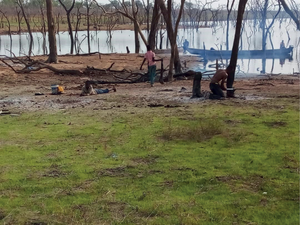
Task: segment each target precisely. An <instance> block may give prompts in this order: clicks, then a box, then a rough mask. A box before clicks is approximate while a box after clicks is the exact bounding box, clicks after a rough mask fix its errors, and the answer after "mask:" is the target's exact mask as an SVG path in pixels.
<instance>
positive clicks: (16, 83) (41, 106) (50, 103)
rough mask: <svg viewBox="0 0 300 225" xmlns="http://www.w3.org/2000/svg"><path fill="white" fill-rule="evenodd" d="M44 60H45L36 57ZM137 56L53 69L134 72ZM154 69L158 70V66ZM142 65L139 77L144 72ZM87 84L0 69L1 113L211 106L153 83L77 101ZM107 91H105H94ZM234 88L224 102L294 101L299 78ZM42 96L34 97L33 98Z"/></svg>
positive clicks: (186, 87) (67, 59) (77, 60)
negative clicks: (57, 90) (58, 90)
mask: <svg viewBox="0 0 300 225" xmlns="http://www.w3.org/2000/svg"><path fill="white" fill-rule="evenodd" d="M157 56H158V57H161V58H163V59H164V62H165V67H166V65H167V64H168V54H158V55H157ZM38 58H39V59H44V60H45V59H46V57H38ZM181 60H182V61H183V62H186V63H185V64H186V67H185V70H190V69H195V68H197V66H198V65H199V64H200V62H199V60H198V58H197V57H196V56H182V58H181ZM142 61H143V55H142V54H103V55H101V59H100V58H99V55H92V56H60V57H59V63H58V64H53V65H52V66H53V67H56V68H60V69H78V70H83V69H85V68H86V67H87V66H93V67H95V68H99V69H105V68H108V67H110V65H111V64H112V63H113V62H114V63H115V64H114V65H113V67H112V69H113V70H115V71H118V70H120V71H121V70H123V69H126V70H131V71H136V72H137V71H139V72H140V70H139V67H140V65H141V62H142ZM158 68H160V65H159V63H158ZM146 69H147V67H146V65H144V67H143V72H146ZM87 79H93V80H97V79H101V77H99V76H98V77H97V76H96V77H95V76H93V77H87V76H74V75H68V76H66V75H65V76H62V75H56V74H54V73H53V72H51V71H49V70H47V69H45V70H41V71H38V72H32V73H28V74H16V73H14V72H13V71H12V70H11V69H10V68H8V67H7V66H5V65H4V64H2V63H0V80H1V82H0V111H1V110H3V109H6V110H9V111H10V112H11V113H21V112H27V111H38V110H47V111H49V110H54V111H58V110H63V109H70V108H90V109H94V110H105V109H111V108H121V107H129V106H133V107H149V106H159V105H163V106H165V107H168V106H170V107H172V106H176V105H182V104H203V103H204V102H213V101H215V100H209V99H206V98H199V99H191V98H190V97H191V94H192V83H193V82H192V80H189V79H186V80H175V81H173V82H168V83H165V84H160V83H159V82H157V83H155V85H154V87H152V88H151V87H150V85H149V83H147V82H144V83H135V84H117V85H116V89H117V91H116V92H110V93H108V94H101V95H92V96H84V97H80V96H79V95H80V93H81V87H82V85H83V83H84V81H85V80H87ZM209 80H210V78H209V77H207V76H206V77H203V80H202V91H203V92H206V93H207V92H208V91H209ZM52 84H59V85H61V86H63V87H64V88H65V93H64V94H62V95H51V85H52ZM98 87H106V85H102V86H98ZM234 87H235V88H236V89H237V90H236V96H237V98H236V99H226V100H225V101H242V102H245V101H255V100H260V99H264V98H284V97H288V98H294V99H296V101H299V100H298V99H299V76H295V75H280V76H275V75H274V76H272V75H268V76H258V77H256V78H241V79H239V78H237V79H236V81H235V83H234ZM38 92H40V93H43V94H44V95H35V93H38Z"/></svg>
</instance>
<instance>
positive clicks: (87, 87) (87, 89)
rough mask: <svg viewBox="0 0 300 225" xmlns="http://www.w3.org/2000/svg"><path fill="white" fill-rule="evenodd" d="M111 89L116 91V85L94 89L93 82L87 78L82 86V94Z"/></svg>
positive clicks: (103, 92)
mask: <svg viewBox="0 0 300 225" xmlns="http://www.w3.org/2000/svg"><path fill="white" fill-rule="evenodd" d="M109 91H114V92H115V91H116V88H115V86H113V87H112V88H106V89H94V88H93V86H92V82H91V81H89V80H87V81H86V82H85V84H84V85H83V87H82V92H81V94H80V95H81V96H86V95H96V94H105V93H108V92H109Z"/></svg>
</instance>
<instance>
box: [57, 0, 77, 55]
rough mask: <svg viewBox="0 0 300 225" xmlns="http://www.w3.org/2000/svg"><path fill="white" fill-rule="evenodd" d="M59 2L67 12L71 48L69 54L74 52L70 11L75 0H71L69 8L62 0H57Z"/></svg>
mask: <svg viewBox="0 0 300 225" xmlns="http://www.w3.org/2000/svg"><path fill="white" fill-rule="evenodd" d="M58 1H59V3H60V4H61V5H62V7H63V8H64V10H65V11H66V14H67V20H68V27H69V35H70V41H71V49H70V54H73V52H74V37H73V30H72V24H71V18H70V15H71V12H72V10H73V8H74V5H75V0H72V5H71V6H70V8H69V9H67V7H66V5H65V4H64V3H63V2H62V0H58Z"/></svg>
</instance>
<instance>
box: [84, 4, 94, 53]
mask: <svg viewBox="0 0 300 225" xmlns="http://www.w3.org/2000/svg"><path fill="white" fill-rule="evenodd" d="M84 6H85V7H86V22H87V40H88V53H89V54H90V53H91V39H90V16H91V14H90V9H91V7H92V0H85V4H84Z"/></svg>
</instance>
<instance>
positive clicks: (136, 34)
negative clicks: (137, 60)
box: [134, 21, 140, 53]
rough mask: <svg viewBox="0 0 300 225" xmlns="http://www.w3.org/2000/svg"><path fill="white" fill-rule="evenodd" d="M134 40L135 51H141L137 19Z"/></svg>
mask: <svg viewBox="0 0 300 225" xmlns="http://www.w3.org/2000/svg"><path fill="white" fill-rule="evenodd" d="M134 41H135V53H139V52H140V40H139V31H138V25H137V23H136V21H134Z"/></svg>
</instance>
